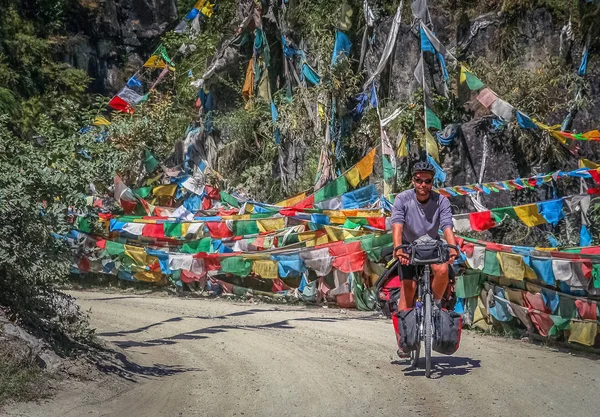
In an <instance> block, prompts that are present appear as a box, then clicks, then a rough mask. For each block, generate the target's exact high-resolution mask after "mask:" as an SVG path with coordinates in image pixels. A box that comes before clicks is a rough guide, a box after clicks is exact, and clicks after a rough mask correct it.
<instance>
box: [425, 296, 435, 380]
mask: <svg viewBox="0 0 600 417" xmlns="http://www.w3.org/2000/svg"><path fill="white" fill-rule="evenodd" d="M432 314H433V310H432V307H431V294H425V376H426V377H427V378H429V377H430V375H431V339H432V336H433V329H432Z"/></svg>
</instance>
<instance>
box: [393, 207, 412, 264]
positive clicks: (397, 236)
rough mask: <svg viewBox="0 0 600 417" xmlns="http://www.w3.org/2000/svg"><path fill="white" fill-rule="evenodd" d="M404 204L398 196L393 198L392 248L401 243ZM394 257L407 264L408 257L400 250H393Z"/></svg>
mask: <svg viewBox="0 0 600 417" xmlns="http://www.w3.org/2000/svg"><path fill="white" fill-rule="evenodd" d="M404 214H405V213H404V204H403V203H402V201H400V198H399V197H396V199H395V200H394V206H393V207H392V240H393V241H394V249H396V247H398V246H400V245H401V244H402V229H403V228H404ZM394 258H399V259H400V262H401V263H402V264H404V265H408V262H409V257H408V255H407V254H406V253H405V252H404V251H402V250H398V251H396V250H394Z"/></svg>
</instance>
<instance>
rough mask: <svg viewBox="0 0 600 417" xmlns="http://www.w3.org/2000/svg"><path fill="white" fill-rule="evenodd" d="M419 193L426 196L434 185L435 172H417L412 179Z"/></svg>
mask: <svg viewBox="0 0 600 417" xmlns="http://www.w3.org/2000/svg"><path fill="white" fill-rule="evenodd" d="M412 183H413V186H414V187H415V191H416V193H417V194H419V195H422V196H426V195H428V194H429V193H430V192H431V188H432V187H433V174H432V173H431V172H417V173H416V174H415V175H414V176H413V179H412Z"/></svg>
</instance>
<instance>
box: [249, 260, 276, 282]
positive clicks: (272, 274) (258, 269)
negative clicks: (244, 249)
mask: <svg viewBox="0 0 600 417" xmlns="http://www.w3.org/2000/svg"><path fill="white" fill-rule="evenodd" d="M252 272H254V273H255V274H257V275H260V276H261V277H262V278H265V279H276V278H278V275H277V262H276V261H253V262H252Z"/></svg>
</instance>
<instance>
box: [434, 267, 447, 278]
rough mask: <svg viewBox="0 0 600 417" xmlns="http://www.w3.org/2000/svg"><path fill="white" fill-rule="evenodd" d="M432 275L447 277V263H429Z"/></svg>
mask: <svg viewBox="0 0 600 417" xmlns="http://www.w3.org/2000/svg"><path fill="white" fill-rule="evenodd" d="M431 269H432V271H433V276H434V278H435V277H440V278H441V279H444V278H446V279H447V278H448V264H433V265H431Z"/></svg>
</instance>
